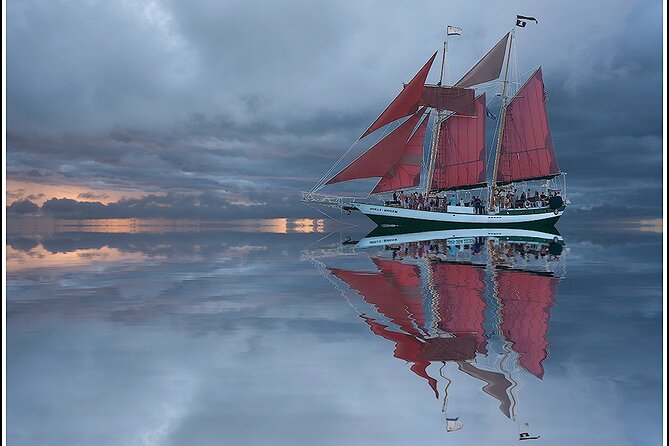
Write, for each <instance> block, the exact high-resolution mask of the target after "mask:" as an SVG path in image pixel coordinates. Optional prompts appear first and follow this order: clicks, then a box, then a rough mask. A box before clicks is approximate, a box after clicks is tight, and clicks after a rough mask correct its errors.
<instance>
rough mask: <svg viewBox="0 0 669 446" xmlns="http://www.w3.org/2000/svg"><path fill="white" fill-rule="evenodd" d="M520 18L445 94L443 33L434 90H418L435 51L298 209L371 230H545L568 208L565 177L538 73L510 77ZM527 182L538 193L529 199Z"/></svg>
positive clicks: (423, 87) (513, 71) (425, 85)
mask: <svg viewBox="0 0 669 446" xmlns="http://www.w3.org/2000/svg"><path fill="white" fill-rule="evenodd" d="M518 17H519V19H518V20H517V23H516V26H514V28H512V29H511V30H510V31H509V32H508V33H506V34H505V35H504V36H503V37H502V38H501V39H500V40H499V41H498V42H497V43H496V44H495V45H494V46H493V47H492V49H490V51H488V52H487V53H486V54H485V55H484V56H483V57H482V58H481V59H480V60H479V61H478V62H477V63H476V64H475V65H474V66H473V67H472V68H471V69H470V70H469V71H468V72H467V73H465V74H464V75H463V76H462V78H460V80H458V81H457V82H455V83H454V84H453V85H445V84H444V82H443V78H444V67H445V61H446V51H447V43H448V34H449V33H448V32H447V40H446V41H445V42H444V47H443V52H442V63H441V74H440V79H439V82H437V83H436V84H429V83H426V80H427V77H428V74H429V72H430V68H431V67H432V64H433V62H434V61H435V58H436V57H437V53H438V52H435V53H434V54H433V55H432V56H431V57H430V58H429V59H428V61H427V62H426V63H425V64H424V65H423V67H422V68H421V69H420V70H419V71H418V73H416V75H415V76H414V77H413V78H412V79H411V81H409V82H408V83H407V84H405V85H404V87H403V89H402V91H401V92H400V93H399V94H398V95H397V97H396V98H395V99H394V100H393V101H392V102H391V103H390V105H388V107H387V108H386V109H385V110H384V111H383V112H382V113H381V115H380V116H379V117H378V118H377V119H376V120H375V121H374V122H373V123H372V124H371V125H370V126H369V128H368V129H367V130H366V131H365V132H364V133H363V134H362V136H361V137H360V138H358V140H357V141H356V143H354V144H353V145H352V146H351V148H349V150H348V151H347V152H346V153H345V154H344V155H342V157H341V158H340V160H339V161H338V162H337V163H335V165H333V166H332V168H331V169H330V170H329V171H328V172H327V173H326V174H325V175H324V176H323V177H322V178H321V180H320V181H319V182H318V183H317V184H316V185H315V186H314V187H313V188H312V189H311V190H310V191H308V192H303V196H302V201H304V202H305V203H308V204H315V205H324V206H330V207H335V208H340V209H342V210H343V211H347V212H348V213H350V212H351V211H360V212H362V213H363V214H365V215H366V216H368V217H369V218H370V219H372V220H373V221H374V222H376V223H377V224H378V225H394V226H410V227H412V228H418V227H420V228H422V229H425V228H432V229H443V228H448V227H460V228H468V227H469V228H473V227H491V226H497V227H499V226H505V227H531V226H536V227H550V226H553V225H554V224H555V223H556V222H557V220H558V219H559V218H560V217H561V216H562V214H563V212H564V210H565V207H566V204H567V203H568V200H567V198H566V183H565V174H564V172H562V171H561V170H560V168H559V165H558V162H557V157H556V154H555V147H554V144H553V138H552V134H551V129H550V125H549V122H548V114H547V110H546V98H547V96H546V91H545V88H544V82H543V73H542V70H541V67H539V68H537V69H536V70H534V71H533V72H532V73H531V74H530V76H529V78H528V79H527V80H526V81H525V82H524V83H522V84H521V83H520V76H519V75H518V70H517V66H516V65H514V68H513V69H511V68H510V67H511V65H512V63H513V60H514V59H515V53H514V52H513V51H514V50H513V48H514V39H515V31H516V27H517V26H524V24H525V21H524V20H521V19H532V20H536V19H534V18H527V17H522V16H518ZM450 28H452V27H449V29H450ZM502 71H504V76H503V80H502V81H501V83H500V82H498V80H499V78H500V76H501V73H502ZM477 89H478V92H481V91H482V90H485V89H487V90H489V91H498V90H499V89H501V93H499V94H494V95H492V97H493V100H494V101H496V100H497V97H498V95H499V97H501V102H500V109H499V113H498V115H497V116H495V115H493V114H492V112H491V111H490V109H489V108H488V105H487V102H486V93H487V92H489V91H483V92H481V93H480V94H478V95H476V93H477ZM514 90H516V91H514ZM491 102H492V101H491ZM493 118H494V119H495V120H496V121H497V123H496V129H495V134H494V138H493V140H492V144H491V147H494V156H493V153H491V156H490V158H491V159H492V172H491V175H488V170H489V169H488V168H487V167H488V164H489V163H488V162H487V156H486V154H487V151H486V119H493ZM398 123H399V124H398ZM379 133H381V135H379ZM373 135H379V136H377V138H378V141H377V142H376V143H374V144H372V145H371V147H369V149H367V150H366V151H365V152H364V153H362V154H361V155H360V156H358V157H357V158H355V159H354V160H353V161H352V162H350V163H349V164H348V165H346V166H345V167H344V168H343V169H341V170H339V171H337V167H338V166H339V165H340V164H341V162H342V161H343V160H344V159H345V158H346V156H347V155H348V153H349V152H350V151H351V150H352V148H353V147H355V146H356V144H357V143H358V142H359V141H362V140H364V141H366V140H367V139H371V138H372V136H373ZM335 172H336V173H335ZM367 178H379V180H378V182H377V183H376V185H375V187H374V189H373V190H372V191H371V193H370V194H368V195H367V197H364V198H360V197H346V196H341V195H332V194H330V195H326V194H323V193H322V192H321V190H322V189H323V188H324V187H326V186H333V185H336V184H339V183H343V182H348V181H352V180H360V179H367ZM532 183H538V184H537V185H536V187H535V190H536V192H535V194H534V195H531V196H530V193H529V190H528V184H530V185H531V184H532ZM539 190H541V195H540V194H539ZM476 191H478V192H476ZM525 191H528V193H526V192H525ZM405 192H406V193H407V195H406V196H405V195H404V193H405ZM475 192H476V193H477V195H474V193H475ZM398 193H399V196H398ZM390 194H392V196H393V199H389V195H390ZM519 194H520V196H519ZM486 203H487V204H486Z"/></svg>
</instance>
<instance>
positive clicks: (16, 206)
mask: <svg viewBox="0 0 669 446" xmlns="http://www.w3.org/2000/svg"><path fill="white" fill-rule="evenodd" d="M38 210H39V206H37V205H36V204H35V203H33V202H32V201H30V200H18V201H15V202H13V203H12V204H11V205H9V206H8V207H7V213H8V214H21V215H25V214H35V213H37V211H38Z"/></svg>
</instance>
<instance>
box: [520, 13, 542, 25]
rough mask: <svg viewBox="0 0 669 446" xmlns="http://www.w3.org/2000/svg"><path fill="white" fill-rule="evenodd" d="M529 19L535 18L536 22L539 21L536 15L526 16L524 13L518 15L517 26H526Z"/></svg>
mask: <svg viewBox="0 0 669 446" xmlns="http://www.w3.org/2000/svg"><path fill="white" fill-rule="evenodd" d="M528 20H534V23H539V21H538V20H537V19H536V18H534V17H526V16H524V15H516V26H518V27H520V28H525V25H527V21H528Z"/></svg>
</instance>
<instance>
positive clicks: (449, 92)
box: [421, 85, 476, 116]
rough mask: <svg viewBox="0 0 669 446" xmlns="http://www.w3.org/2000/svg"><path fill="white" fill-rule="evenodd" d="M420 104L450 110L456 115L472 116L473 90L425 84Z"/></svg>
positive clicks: (473, 110)
mask: <svg viewBox="0 0 669 446" xmlns="http://www.w3.org/2000/svg"><path fill="white" fill-rule="evenodd" d="M421 104H423V105H427V106H428V107H432V108H436V109H437V110H439V111H444V110H450V111H452V112H454V113H457V114H458V115H468V116H472V115H475V114H476V106H475V105H474V90H472V89H471V88H460V87H444V86H441V85H425V86H424V87H423V95H422V97H421Z"/></svg>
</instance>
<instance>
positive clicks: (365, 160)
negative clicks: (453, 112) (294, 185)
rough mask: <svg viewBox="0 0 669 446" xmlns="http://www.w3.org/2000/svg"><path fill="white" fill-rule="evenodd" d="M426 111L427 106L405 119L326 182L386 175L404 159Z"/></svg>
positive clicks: (332, 182)
mask: <svg viewBox="0 0 669 446" xmlns="http://www.w3.org/2000/svg"><path fill="white" fill-rule="evenodd" d="M424 112H425V107H423V108H422V109H420V110H419V111H418V113H416V114H414V115H413V116H412V117H410V118H409V119H407V120H406V121H404V122H403V123H402V124H401V125H400V126H399V127H397V128H396V129H395V130H393V131H392V132H390V133H389V134H388V135H386V137H385V138H383V139H382V140H381V141H379V142H378V143H376V144H375V145H373V146H372V147H371V148H370V149H369V150H368V151H366V152H365V153H363V154H362V155H360V156H359V157H358V158H357V159H356V160H355V161H353V162H352V163H351V164H349V165H348V166H347V167H345V168H344V169H343V170H342V171H341V172H339V173H338V174H337V175H335V176H334V177H332V178H330V179H329V180H328V182H327V183H325V184H334V183H339V182H342V181H348V180H356V179H360V178H374V177H383V176H385V175H386V174H387V173H388V172H389V171H390V170H392V168H393V166H395V165H396V164H397V163H398V162H399V161H400V160H401V159H402V156H403V154H404V150H405V147H406V145H407V140H408V139H409V136H410V135H411V132H412V131H413V129H414V128H415V127H416V124H418V121H419V120H420V118H421V116H423V113H424Z"/></svg>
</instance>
